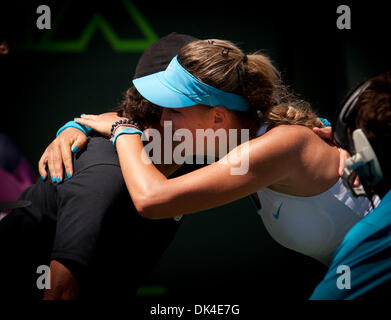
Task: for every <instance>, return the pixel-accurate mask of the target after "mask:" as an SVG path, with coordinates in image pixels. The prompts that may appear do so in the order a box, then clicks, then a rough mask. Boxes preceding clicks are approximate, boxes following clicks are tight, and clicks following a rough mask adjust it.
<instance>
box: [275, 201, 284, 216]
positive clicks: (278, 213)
mask: <svg viewBox="0 0 391 320" xmlns="http://www.w3.org/2000/svg"><path fill="white" fill-rule="evenodd" d="M282 204H283V202H281V204H280V206H279V207H278V209H277V212H276V213H273V217H274V219H276V220H278V218H279V217H280V209H281V206H282Z"/></svg>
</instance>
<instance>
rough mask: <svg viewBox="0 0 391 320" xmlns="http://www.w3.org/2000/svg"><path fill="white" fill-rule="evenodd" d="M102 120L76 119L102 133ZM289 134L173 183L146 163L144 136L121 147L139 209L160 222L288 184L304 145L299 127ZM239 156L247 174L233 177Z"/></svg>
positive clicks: (122, 141) (124, 138) (124, 139)
mask: <svg viewBox="0 0 391 320" xmlns="http://www.w3.org/2000/svg"><path fill="white" fill-rule="evenodd" d="M86 117H88V116H86ZM97 119H98V118H97V117H96V118H94V119H86V118H83V119H77V120H76V121H77V122H79V123H82V124H85V125H88V126H90V127H92V128H93V129H94V130H96V127H97V123H96V122H97V121H99V120H97ZM99 126H102V123H100V124H99V125H98V127H99ZM286 131H287V132H286V133H284V134H283V133H282V132H283V130H278V131H277V132H275V133H273V134H270V132H269V133H267V134H265V135H264V136H262V137H261V138H257V139H254V140H251V141H249V142H248V143H245V144H242V145H240V146H238V147H237V148H235V149H233V150H232V151H231V152H230V153H229V154H228V155H227V156H225V157H224V158H222V159H221V160H219V161H217V162H215V163H212V164H210V165H208V166H205V167H203V168H201V169H199V170H195V171H193V172H190V173H188V174H185V175H183V176H180V177H177V178H172V179H167V178H166V177H165V176H164V175H163V174H161V173H160V172H159V171H158V170H157V169H156V167H155V166H154V165H153V164H152V163H151V162H150V163H146V162H145V161H143V160H142V155H143V156H144V157H146V158H147V155H146V153H145V151H144V146H143V143H142V141H141V139H140V136H139V135H137V134H134V135H120V136H119V137H118V139H117V142H116V147H117V153H118V156H119V160H120V164H121V170H122V174H123V176H124V179H125V182H126V185H127V188H128V190H129V193H130V195H131V197H132V200H133V202H134V205H135V207H136V209H137V210H138V212H139V213H140V214H141V215H143V216H145V217H148V218H150V219H160V218H169V217H175V216H177V215H180V214H188V213H193V212H198V211H201V210H206V209H209V208H213V207H217V206H220V205H223V204H226V203H229V202H232V201H234V200H237V199H240V198H243V197H244V196H246V195H249V194H251V193H253V192H255V191H257V190H259V189H260V188H263V187H266V186H270V185H272V184H274V183H277V182H280V181H283V180H285V179H286V178H287V177H288V176H289V175H290V173H291V172H292V170H295V167H297V168H298V167H299V156H298V155H297V154H298V152H299V148H300V144H302V143H303V139H302V138H301V137H298V133H297V131H295V130H294V128H290V129H289V130H286ZM295 132H296V133H295ZM300 132H301V131H300V130H299V133H300ZM235 155H238V157H235ZM235 158H236V160H239V162H240V163H241V164H242V165H243V164H244V169H243V172H242V173H243V174H237V175H235V174H233V172H232V170H234V169H235V168H236V170H237V169H238V165H237V164H233V160H235ZM246 163H247V164H248V171H247V172H246V168H245V167H246V166H245V164H246Z"/></svg>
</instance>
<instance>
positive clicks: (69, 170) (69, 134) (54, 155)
mask: <svg viewBox="0 0 391 320" xmlns="http://www.w3.org/2000/svg"><path fill="white" fill-rule="evenodd" d="M105 115H109V116H113V117H114V116H116V115H117V113H115V112H107V113H103V114H102V116H105ZM86 144H87V136H86V134H85V132H84V131H81V130H79V129H77V128H75V127H71V126H68V127H66V128H65V127H62V130H61V132H60V133H58V134H57V137H56V138H55V139H54V140H53V141H52V142H51V143H50V144H49V146H48V147H47V148H46V149H45V151H44V153H43V154H42V156H41V159H40V160H39V162H38V170H39V173H40V175H41V179H42V180H45V179H46V178H47V176H48V173H47V172H46V165H47V166H48V169H49V172H50V177H49V178H50V179H52V181H53V182H56V183H60V182H61V181H63V174H64V173H63V166H64V168H65V173H66V175H67V177H68V178H71V177H72V176H73V164H72V153H76V152H77V151H79V150H81V149H83V148H84V146H85V145H86Z"/></svg>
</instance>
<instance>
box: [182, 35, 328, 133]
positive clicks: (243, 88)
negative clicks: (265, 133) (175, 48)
mask: <svg viewBox="0 0 391 320" xmlns="http://www.w3.org/2000/svg"><path fill="white" fill-rule="evenodd" d="M178 61H179V63H180V64H181V65H182V66H183V67H184V68H185V69H187V70H188V71H189V72H190V73H191V74H193V75H194V76H195V77H197V78H198V79H199V80H200V81H202V82H204V83H207V84H209V85H211V86H213V87H215V88H218V89H220V90H224V91H226V92H232V93H235V94H238V95H241V96H243V97H244V98H246V99H247V101H248V102H249V104H250V109H249V110H248V111H245V112H243V111H240V112H239V111H238V112H237V115H238V116H239V117H242V118H245V119H247V120H249V121H252V122H260V120H259V114H262V115H263V117H262V120H263V121H266V122H268V123H269V125H270V127H275V126H278V125H280V124H295V125H303V126H306V127H310V128H313V127H323V124H322V122H321V121H320V120H319V119H318V118H317V116H316V114H315V113H314V112H313V111H312V110H311V107H310V106H309V104H308V103H307V102H305V101H303V100H300V99H298V98H297V97H296V96H295V95H294V94H293V93H292V92H291V91H290V90H289V89H288V87H287V86H286V85H284V84H283V82H282V81H281V77H280V74H279V72H278V71H277V70H276V68H275V67H274V66H273V64H272V63H271V61H270V60H269V58H268V57H266V56H265V55H263V54H260V53H259V52H256V53H254V54H249V55H245V54H244V53H243V52H242V51H241V50H240V49H239V48H238V47H237V46H235V45H234V44H233V43H232V42H230V41H224V40H217V39H211V40H199V41H194V42H191V43H189V44H188V45H186V46H185V47H183V48H182V49H181V50H180V52H179V54H178Z"/></svg>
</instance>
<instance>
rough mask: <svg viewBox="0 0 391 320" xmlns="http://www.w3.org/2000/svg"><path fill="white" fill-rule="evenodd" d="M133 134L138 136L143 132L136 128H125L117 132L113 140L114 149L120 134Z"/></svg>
mask: <svg viewBox="0 0 391 320" xmlns="http://www.w3.org/2000/svg"><path fill="white" fill-rule="evenodd" d="M135 133H138V134H139V135H140V136H141V135H142V134H143V132H142V131H141V130H138V129H136V128H125V129H122V130H120V131H119V132H117V133H116V134H115V136H114V138H113V146H114V148H115V142H116V141H117V138H118V137H119V136H120V135H121V134H135Z"/></svg>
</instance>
